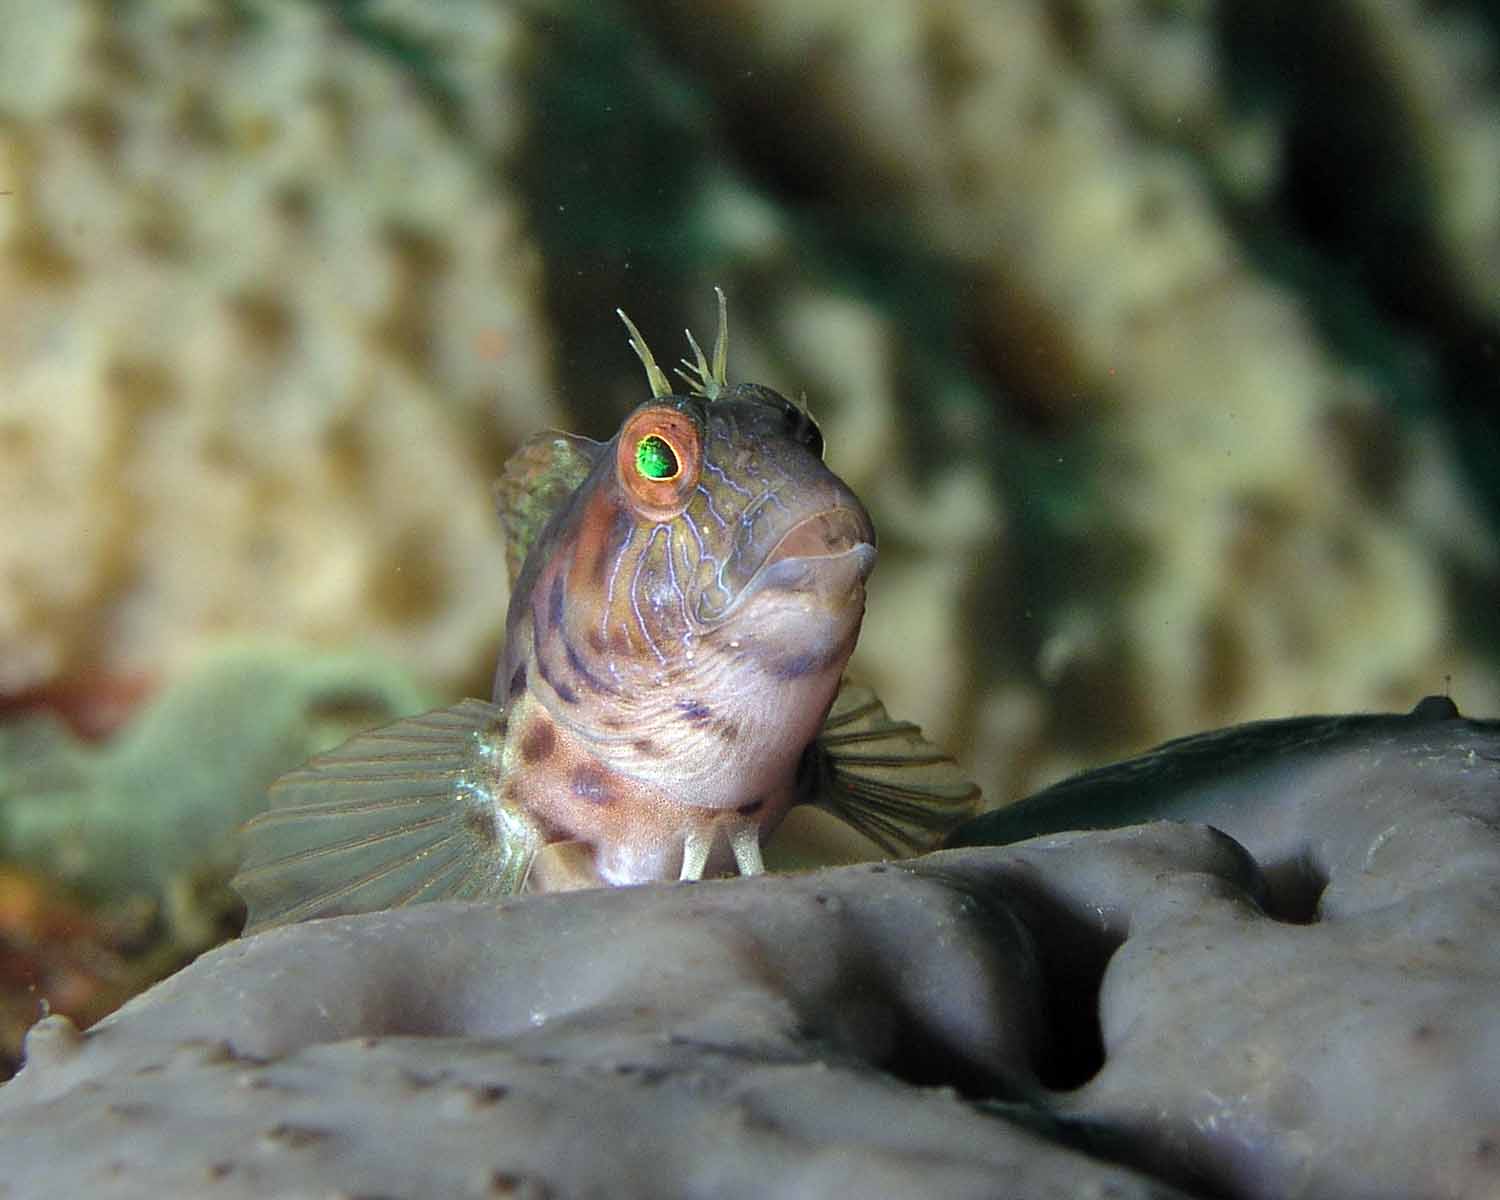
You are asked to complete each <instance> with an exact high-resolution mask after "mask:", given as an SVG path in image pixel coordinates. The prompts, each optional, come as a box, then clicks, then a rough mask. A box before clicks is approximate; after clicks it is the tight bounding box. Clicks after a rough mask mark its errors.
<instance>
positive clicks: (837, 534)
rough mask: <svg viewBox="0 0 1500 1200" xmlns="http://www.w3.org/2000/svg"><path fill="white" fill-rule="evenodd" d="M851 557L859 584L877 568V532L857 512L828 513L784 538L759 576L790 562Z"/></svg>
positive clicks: (833, 510)
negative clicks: (856, 570) (857, 569)
mask: <svg viewBox="0 0 1500 1200" xmlns="http://www.w3.org/2000/svg"><path fill="white" fill-rule="evenodd" d="M844 555H851V556H853V558H854V560H855V565H856V566H857V567H858V568H859V573H860V582H861V583H863V582H864V581H865V580H866V579H868V578H869V575H870V572H871V571H872V570H873V569H874V567H875V530H874V529H873V528H871V526H870V519H869V518H868V517H866V516H865V515H864V513H863V512H860V511H859V510H857V509H853V508H844V507H843V506H840V507H838V508H830V509H825V510H824V511H823V512H820V513H814V514H813V515H812V516H810V517H807V518H806V519H805V520H802V521H799V522H797V524H795V525H793V526H792V527H791V528H790V529H788V530H787V531H786V533H785V534H784V535H783V536H782V539H781V541H779V542H777V543H776V545H775V547H774V548H773V549H772V550H771V553H770V554H768V555H767V556H766V561H765V562H764V563H763V564H761V569H760V572H758V574H764V573H765V572H767V571H769V570H771V569H773V568H775V567H777V566H778V565H780V564H781V563H784V562H787V561H789V560H794V559H795V560H805V559H820V558H841V557H843V556H844Z"/></svg>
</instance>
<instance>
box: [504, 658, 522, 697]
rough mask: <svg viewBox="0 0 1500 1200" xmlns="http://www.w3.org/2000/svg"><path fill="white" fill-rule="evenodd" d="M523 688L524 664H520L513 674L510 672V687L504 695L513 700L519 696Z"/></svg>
mask: <svg viewBox="0 0 1500 1200" xmlns="http://www.w3.org/2000/svg"><path fill="white" fill-rule="evenodd" d="M525 687H526V664H525V663H522V664H521V665H520V666H518V667H517V668H516V669H515V670H514V671H513V672H511V676H510V687H509V689H508V691H507V692H506V695H507V696H509V697H510V698H512V699H514V698H515V697H516V696H519V695H520V694H521V691H522V690H523V689H524V688H525Z"/></svg>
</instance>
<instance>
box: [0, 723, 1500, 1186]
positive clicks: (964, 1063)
mask: <svg viewBox="0 0 1500 1200" xmlns="http://www.w3.org/2000/svg"><path fill="white" fill-rule="evenodd" d="M1393 720H1399V719H1393ZM1350 728H1355V729H1356V733H1355V734H1353V735H1350V734H1349V732H1348V729H1347V728H1345V727H1342V726H1340V727H1337V728H1334V730H1333V734H1334V735H1331V736H1329V737H1326V738H1322V739H1321V740H1317V741H1316V742H1315V744H1316V746H1317V747H1318V749H1317V750H1316V752H1314V751H1313V750H1312V749H1310V748H1308V747H1306V746H1304V747H1303V749H1302V750H1301V751H1298V752H1297V753H1296V754H1293V753H1291V752H1289V751H1287V752H1284V753H1279V754H1277V753H1273V754H1271V755H1270V758H1269V760H1268V761H1269V762H1270V764H1271V765H1272V766H1274V768H1275V769H1274V771H1271V772H1270V773H1269V774H1268V775H1267V776H1266V782H1267V786H1266V787H1265V788H1262V789H1257V788H1255V787H1254V786H1253V783H1254V780H1253V778H1252V776H1253V773H1254V772H1253V771H1252V770H1250V768H1249V767H1247V766H1246V762H1248V761H1249V760H1248V759H1242V760H1241V761H1239V763H1238V765H1237V767H1236V770H1237V771H1238V774H1237V776H1236V782H1235V788H1234V791H1233V795H1232V796H1231V795H1230V794H1229V793H1217V794H1215V796H1214V797H1212V798H1211V799H1212V804H1214V805H1217V806H1218V807H1217V810H1216V811H1213V812H1212V814H1211V815H1212V816H1214V817H1215V818H1216V819H1218V820H1219V821H1220V822H1221V823H1222V824H1225V825H1229V826H1231V827H1232V828H1233V831H1234V834H1235V836H1234V837H1231V836H1230V835H1229V834H1228V833H1225V832H1223V831H1221V830H1220V829H1217V828H1213V827H1211V826H1208V825H1204V824H1200V823H1193V824H1187V823H1178V822H1156V823H1151V824H1143V825H1133V826H1129V827H1126V828H1120V829H1112V830H1108V829H1102V830H1094V831H1087V832H1067V833H1058V834H1053V835H1045V836H1041V837H1036V838H1033V839H1032V840H1029V841H1026V842H1021V843H1018V844H1015V845H1011V846H1004V847H989V848H971V849H962V850H950V851H946V852H943V853H940V854H935V855H929V856H927V857H925V858H922V859H917V860H913V861H911V862H908V863H902V864H899V865H898V864H892V865H888V866H856V867H843V868H835V869H829V870H824V871H819V872H813V873H809V874H806V875H796V876H780V877H761V878H753V879H737V880H728V881H722V882H715V883H704V884H693V885H676V886H652V887H643V888H635V889H622V890H613V891H602V892H578V893H567V894H561V895H553V896H540V897H522V898H517V899H513V900H510V901H507V902H505V903H502V904H500V905H498V906H494V907H482V906H464V905H430V906H425V907H419V908H415V909H410V910H403V911H397V912H389V913H376V914H367V915H362V916H356V917H347V918H336V919H332V920H328V921H319V922H312V923H309V924H306V925H301V926H294V927H290V928H286V929H277V930H273V931H271V932H268V933H266V934H263V935H260V936H257V937H254V938H250V939H247V940H244V941H241V942H239V943H235V944H233V945H230V946H227V947H224V948H222V949H220V950H218V951H215V952H213V953H211V954H209V955H206V956H205V957H204V958H202V959H200V960H199V961H198V962H197V963H196V964H194V965H193V966H192V967H190V968H188V969H187V970H185V971H183V972H181V973H180V974H178V975H177V976H175V977H174V978H172V979H170V980H168V981H167V982H165V983H163V984H161V985H159V986H158V987H157V988H155V989H153V991H151V992H149V993H147V994H146V995H144V996H142V997H139V998H138V999H137V1000H135V1001H133V1002H131V1003H130V1004H129V1005H127V1006H126V1007H125V1008H123V1009H122V1010H120V1012H119V1013H117V1014H115V1015H114V1016H113V1017H111V1018H109V1019H107V1020H106V1021H104V1022H101V1023H100V1025H98V1026H97V1027H95V1029H94V1030H92V1031H90V1032H89V1033H87V1034H79V1033H78V1032H77V1031H76V1030H74V1029H73V1028H72V1027H71V1026H70V1025H68V1024H67V1023H66V1022H64V1021H61V1020H59V1019H56V1018H54V1019H50V1020H48V1021H45V1022H43V1023H42V1024H41V1025H39V1026H38V1027H37V1028H36V1029H35V1030H34V1031H33V1033H32V1035H31V1039H30V1041H29V1043H28V1054H29V1058H28V1063H27V1066H26V1067H25V1069H24V1070H23V1071H22V1072H21V1074H20V1075H18V1076H17V1078H16V1079H15V1080H14V1081H13V1082H12V1083H10V1084H9V1085H7V1086H6V1087H5V1088H3V1089H0V1163H3V1164H4V1177H5V1184H6V1189H0V1195H5V1196H17V1197H21V1196H44V1195H45V1196H51V1195H59V1194H68V1195H71V1194H80V1195H84V1194H86V1195H97V1196H106V1197H109V1196H136V1195H140V1196H146V1195H150V1196H164V1195H165V1196H188V1195H191V1196H197V1195H225V1196H251V1195H256V1196H262V1195H297V1196H303V1195H328V1194H341V1195H381V1196H447V1195H455V1196H458V1195H474V1194H477V1195H484V1194H491V1195H496V1194H498V1195H531V1196H596V1195H598V1196H625V1197H635V1196H639V1197H678V1196H681V1197H688V1196H703V1195H714V1196H798V1197H802V1196H808V1197H811V1196H820V1197H821V1196H844V1195H861V1196H892V1197H907V1196H934V1197H946V1196H954V1197H969V1196H973V1197H979V1196H995V1195H1005V1196H1018V1197H1029V1196H1089V1195H1094V1196H1105V1195H1108V1196H1147V1195H1154V1196H1171V1195H1184V1194H1194V1193H1195V1192H1196V1193H1198V1194H1204V1195H1215V1196H1230V1197H1247V1198H1248V1197H1256V1198H1259V1197H1265V1198H1271V1197H1304V1196H1305V1197H1319V1198H1321V1200H1340V1198H1342V1197H1349V1198H1351V1200H1352V1198H1355V1197H1358V1198H1361V1200H1367V1198H1369V1200H1378V1198H1380V1197H1411V1196H1447V1197H1480V1196H1494V1195H1497V1194H1500V1083H1497V1081H1500V986H1497V985H1500V947H1497V938H1496V936H1495V930H1496V927H1497V921H1496V918H1497V916H1500V870H1497V868H1500V834H1497V828H1500V787H1497V786H1496V772H1497V763H1500V755H1497V754H1496V753H1495V751H1496V746H1495V742H1494V733H1495V730H1494V727H1493V726H1492V725H1484V726H1482V727H1481V726H1480V725H1478V724H1476V723H1472V722H1460V721H1458V720H1457V719H1456V718H1452V717H1445V716H1443V715H1442V714H1440V713H1436V712H1434V711H1429V712H1428V713H1427V715H1426V717H1424V719H1423V720H1421V721H1414V722H1408V723H1407V724H1405V725H1400V726H1386V725H1378V726H1366V725H1361V726H1357V727H1350ZM1372 730H1374V734H1375V736H1373V739H1372V736H1371V731H1372ZM1261 732H1262V733H1264V730H1262V731H1261ZM1325 732H1326V731H1325ZM1335 735H1336V736H1335ZM1346 735H1348V736H1346ZM1256 736H1259V735H1256ZM1351 738H1352V739H1353V740H1351ZM1273 740H1274V739H1273ZM1200 748H1201V747H1200ZM1231 748H1232V746H1231ZM1261 749H1264V747H1262V748H1261ZM1272 749H1273V750H1274V746H1273V747H1272ZM1282 749H1283V751H1286V749H1287V748H1286V747H1283V748H1282ZM1258 752H1259V751H1258ZM1298 755H1300V757H1299V756H1298ZM1230 757H1232V756H1230ZM1252 757H1253V756H1252ZM1132 777H1133V776H1132V775H1131V773H1130V772H1125V773H1124V775H1123V776H1122V778H1125V779H1127V780H1128V779H1130V778H1132ZM1200 799H1201V798H1200ZM1262 863H1264V864H1265V866H1264V867H1263V865H1262ZM1298 864H1301V865H1298ZM1289 881H1300V882H1299V883H1298V886H1296V887H1292V886H1290V883H1289ZM1310 888H1311V889H1313V890H1312V891H1309V890H1308V889H1310ZM955 1088H956V1089H957V1091H955V1090H953V1089H955ZM964 1097H967V1098H968V1099H965V1098H964ZM985 1097H993V1098H995V1099H996V1100H998V1101H1001V1102H1002V1103H998V1104H985V1103H975V1102H974V1101H976V1100H979V1099H980V1098H985ZM1174 1189H1185V1190H1174Z"/></svg>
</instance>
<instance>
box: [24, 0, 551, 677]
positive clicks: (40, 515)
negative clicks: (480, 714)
mask: <svg viewBox="0 0 1500 1200" xmlns="http://www.w3.org/2000/svg"><path fill="white" fill-rule="evenodd" d="M368 7H369V10H370V13H369V15H370V16H371V17H372V18H378V19H379V20H381V21H384V22H386V23H387V25H388V26H389V27H390V28H394V29H398V30H399V29H402V28H403V25H402V22H409V23H410V27H411V29H412V31H413V33H414V35H415V34H420V35H421V36H422V37H423V38H425V39H427V41H428V42H429V43H430V44H432V45H433V46H434V48H435V49H436V51H437V52H439V53H440V54H442V55H444V56H445V61H446V64H447V69H448V71H449V73H450V77H451V78H452V79H453V80H455V81H456V83H455V94H456V100H455V102H454V104H453V106H452V110H451V111H447V112H445V111H444V110H442V109H441V108H440V106H439V105H437V104H436V103H431V104H427V103H422V102H420V101H419V98H418V96H417V95H416V94H415V92H414V89H415V87H416V84H415V83H414V81H413V77H412V76H410V75H408V74H407V73H405V72H404V70H403V69H402V68H401V66H400V64H399V63H398V62H397V60H396V59H395V58H394V57H392V56H390V55H388V54H386V53H383V52H382V51H380V50H379V49H378V48H377V47H376V46H375V45H373V44H371V43H367V42H361V41H359V40H358V39H357V38H356V37H355V35H354V34H353V33H352V32H351V30H350V28H348V27H345V26H340V25H339V24H338V23H337V22H335V21H334V20H333V19H332V18H331V16H330V15H328V14H327V13H326V12H325V11H324V10H322V9H320V7H319V6H317V5H304V4H295V3H280V2H276V0H252V2H251V3H248V4H232V3H227V2H224V0H167V2H164V3H156V4H147V5H136V6H124V5H112V4H102V3H89V2H87V0H65V2H63V3H58V4H47V5H34V4H30V3H27V2H26V0H5V2H4V3H0V26H3V28H4V29H5V37H4V38H3V39H0V191H3V192H6V193H8V194H6V195H3V196H0V361H3V362H4V364H5V378H4V384H3V388H4V390H3V393H0V509H3V511H4V512H5V514H6V518H5V520H4V522H0V691H15V690H20V689H25V688H28V687H34V686H38V685H41V684H45V683H46V682H48V681H50V680H53V679H55V678H57V677H59V676H64V675H67V674H69V673H72V672H76V671H79V670H81V669H83V668H85V667H87V668H93V669H99V668H103V669H105V670H115V671H119V670H124V671H129V670H139V669H142V668H143V667H149V668H151V669H157V668H160V667H163V666H165V667H167V668H169V669H170V668H172V667H174V666H175V665H176V664H177V663H178V662H179V661H180V660H181V659H182V657H183V656H184V655H185V654H187V653H189V652H191V650H192V649H193V647H194V646H195V645H196V644H197V643H199V642H200V641H201V640H202V639H204V638H208V637H212V636H215V635H218V634H221V633H223V632H225V631H257V630H274V631H275V632H276V633H278V634H280V635H283V636H291V637H300V638H304V639H309V640H321V641H325V642H332V641H338V642H341V643H362V644H365V645H370V646H374V647H377V648H378V649H380V650H381V651H382V652H385V653H388V654H389V655H391V656H392V657H394V658H396V659H398V660H400V661H403V662H405V663H407V664H410V665H411V666H413V667H416V668H418V669H420V670H421V671H422V672H424V673H425V674H426V676H427V677H428V678H431V679H435V680H439V681H442V682H444V683H449V684H452V683H454V682H456V681H458V680H468V679H471V678H473V677H475V676H476V674H478V673H480V672H482V671H484V670H486V669H487V667H488V664H487V663H485V662H484V658H485V651H486V648H487V647H489V646H490V645H492V644H493V641H494V639H495V638H496V636H497V634H498V630H499V627H500V624H501V622H502V620H503V614H504V609H505V598H506V585H505V575H504V563H503V550H502V543H501V537H500V532H499V528H498V526H497V524H496V522H495V521H494V518H493V515H492V512H491V503H490V498H489V492H488V481H489V478H490V476H491V475H492V474H493V473H494V472H495V470H496V467H497V465H498V462H499V461H500V459H501V456H502V454H503V452H504V450H505V449H506V448H507V447H508V446H509V445H511V444H512V443H513V442H515V441H516V440H517V439H518V438H520V437H521V436H524V435H525V434H526V433H529V432H530V431H531V430H532V429H534V428H536V427H537V426H539V425H545V424H547V423H548V421H549V420H550V419H552V417H553V413H552V410H551V408H550V406H549V404H548V402H547V400H546V397H547V396H548V394H549V389H548V386H547V381H548V369H547V358H548V348H547V345H546V338H545V336H544V335H543V334H542V332H541V325H540V319H541V318H540V315H539V313H538V311H537V308H536V295H537V288H536V281H537V275H538V263H537V258H536V254H535V252H534V250H533V249H532V247H531V245H530V243H529V241H528V239H527V237H526V235H525V232H524V230H523V229H522V227H521V222H520V217H519V215H518V210H517V206H516V204H515V202H514V200H513V199H512V198H511V197H509V196H508V195H506V194H505V192H504V191H503V189H502V188H501V187H500V186H498V185H497V184H496V182H495V181H496V178H497V172H496V169H495V168H496V165H497V164H498V163H501V162H503V161H504V160H505V159H506V158H507V156H509V155H511V154H512V153H513V152H514V146H515V142H516V140H517V138H518V136H519V133H520V129H519V122H518V117H517V113H518V111H519V108H518V105H517V104H516V103H515V102H514V97H513V96H510V97H508V96H507V95H506V94H505V89H506V88H507V87H508V86H510V84H508V83H507V81H508V80H514V79H515V78H516V77H517V72H518V71H519V62H520V58H521V55H522V52H523V49H524V39H523V35H522V30H521V28H520V26H519V24H518V22H517V19H516V16H515V13H514V12H513V10H512V9H511V8H510V7H509V6H507V5H504V4H501V3H497V2H490V0H463V2H461V3H453V4H448V5H445V6H443V10H442V12H441V14H437V13H431V12H429V11H427V6H423V5H416V4H401V3H390V2H387V3H382V4H375V5H370V6H368Z"/></svg>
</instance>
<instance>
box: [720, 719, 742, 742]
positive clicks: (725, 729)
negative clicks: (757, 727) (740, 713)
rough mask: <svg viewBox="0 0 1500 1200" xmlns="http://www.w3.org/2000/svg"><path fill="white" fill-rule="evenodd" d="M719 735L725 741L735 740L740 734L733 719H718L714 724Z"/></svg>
mask: <svg viewBox="0 0 1500 1200" xmlns="http://www.w3.org/2000/svg"><path fill="white" fill-rule="evenodd" d="M716 728H717V729H718V731H719V736H720V737H721V738H723V739H724V740H725V741H726V742H733V741H737V740H738V739H739V736H740V727H739V726H738V725H736V724H735V723H734V722H733V721H720V722H719V724H718V725H717V726H716Z"/></svg>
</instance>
